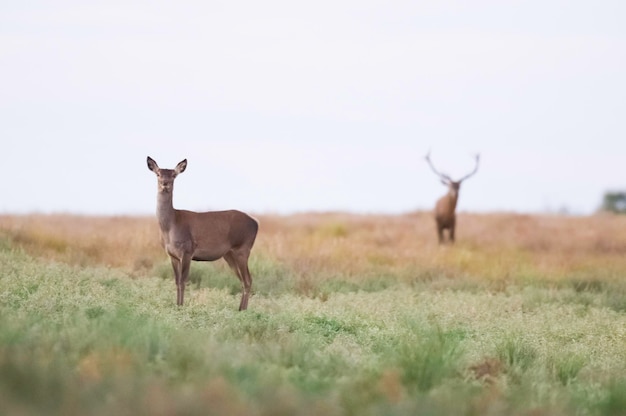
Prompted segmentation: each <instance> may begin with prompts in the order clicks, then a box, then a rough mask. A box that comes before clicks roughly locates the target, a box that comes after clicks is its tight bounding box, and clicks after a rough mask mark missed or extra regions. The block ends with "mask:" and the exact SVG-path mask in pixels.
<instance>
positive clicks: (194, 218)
mask: <svg viewBox="0 0 626 416" xmlns="http://www.w3.org/2000/svg"><path fill="white" fill-rule="evenodd" d="M186 166H187V161H186V160H183V161H182V162H180V163H179V164H178V165H177V166H176V168H175V169H173V170H171V169H160V168H159V167H158V165H157V164H156V162H155V161H154V160H152V159H151V158H150V157H148V168H149V169H150V170H152V171H153V172H155V173H156V175H157V178H158V184H159V187H158V188H159V190H158V193H157V219H158V221H159V227H160V230H161V243H162V245H163V248H164V249H165V251H166V253H167V254H168V255H169V257H170V260H171V262H172V268H173V269H174V277H175V280H176V287H177V292H178V294H177V304H178V305H182V304H183V299H184V293H185V285H186V283H187V279H188V277H189V268H190V263H191V260H195V261H215V260H218V259H220V258H224V259H225V260H226V262H227V263H228V265H229V266H230V267H231V269H233V271H234V272H235V274H236V275H237V277H238V278H239V280H240V281H241V285H242V291H243V292H242V297H241V302H240V305H239V310H245V309H246V308H247V307H248V298H249V296H250V290H251V288H252V277H251V275H250V271H249V269H248V258H249V256H250V251H251V250H252V246H253V245H254V241H255V239H256V234H257V231H258V228H259V226H258V223H257V221H256V220H255V219H254V218H252V217H250V216H249V215H247V214H245V213H243V212H241V211H236V210H230V211H214V212H193V211H186V210H178V209H174V206H173V187H174V179H175V178H176V176H177V175H178V174H179V173H182V172H183V171H184V170H185V168H186Z"/></svg>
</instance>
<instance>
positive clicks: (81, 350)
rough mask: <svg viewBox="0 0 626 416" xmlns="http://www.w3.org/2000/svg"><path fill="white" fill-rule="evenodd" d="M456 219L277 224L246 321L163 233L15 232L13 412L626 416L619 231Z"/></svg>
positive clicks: (6, 329)
mask: <svg viewBox="0 0 626 416" xmlns="http://www.w3.org/2000/svg"><path fill="white" fill-rule="evenodd" d="M459 223H460V230H459V234H460V235H459V242H458V244H457V245H456V246H455V247H438V246H437V245H436V243H435V232H434V227H433V224H432V221H431V218H428V217H426V216H425V215H424V214H420V213H415V214H410V215H404V216H353V215H347V214H307V215H294V216H287V217H272V216H268V217H262V218H261V230H260V234H259V239H258V242H257V246H256V248H255V250H254V252H253V256H252V258H251V270H252V273H253V276H254V291H255V294H254V296H253V297H252V298H251V300H250V306H249V310H248V311H246V312H243V313H239V312H237V311H236V308H237V305H238V301H239V296H240V294H239V290H240V289H239V284H238V282H237V280H236V278H235V277H234V276H233V275H232V273H231V272H230V271H229V270H228V268H227V267H226V265H225V264H222V263H223V262H222V263H212V264H197V263H194V265H193V267H192V276H191V277H192V283H191V286H190V288H189V290H188V294H187V297H186V299H185V300H186V304H185V306H183V307H180V308H179V307H176V306H175V302H174V300H175V287H174V284H173V279H172V276H171V270H170V269H169V264H168V263H169V262H168V261H167V259H166V258H165V255H164V254H163V252H162V250H161V249H160V248H159V246H158V230H156V224H155V222H154V220H153V219H147V218H89V217H71V216H25V217H15V216H4V217H0V414H8V415H13V414H20V415H22V414H24V415H30V414H33V415H34V414H51V415H55V414H59V415H60V414H63V415H73V414H77V415H78V414H81V415H82V414H94V415H98V414H113V413H115V414H122V415H123V414H133V415H134V414H137V415H141V414H150V415H160V414H163V415H169V414H191V415H193V414H202V415H206V414H209V415H210V414H235V415H236V414H242V415H243V414H245V415H248V414H253V415H277V414H327V415H344V414H359V415H368V414H376V415H378V414H390V415H394V414H398V415H400V414H433V415H438V414H466V415H483V414H493V415H505V414H506V415H522V414H537V415H542V414H545V415H554V414H557V415H558V414H561V415H569V414H572V415H575V414H580V415H605V414H607V415H618V414H624V408H625V404H626V388H625V386H626V376H624V374H626V371H625V370H626V349H625V348H624V345H625V342H626V315H625V310H626V307H625V305H626V283H624V282H625V280H624V277H626V276H625V273H626V256H624V253H626V221H625V220H624V218H623V217H617V216H606V217H605V216H602V217H585V218H567V217H531V216H515V215H504V214H503V215H499V214H492V215H464V216H462V217H461V218H460V219H459ZM494 230H499V232H494Z"/></svg>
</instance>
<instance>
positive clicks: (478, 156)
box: [459, 153, 480, 182]
mask: <svg viewBox="0 0 626 416" xmlns="http://www.w3.org/2000/svg"><path fill="white" fill-rule="evenodd" d="M478 162H480V153H477V154H476V167H475V168H474V170H473V171H471V172H470V173H469V174H467V175H465V176H463V177H462V178H461V179H459V182H463V181H464V180H465V179H467V178H469V177H470V176H472V175H473V174H475V173H476V172H477V171H478Z"/></svg>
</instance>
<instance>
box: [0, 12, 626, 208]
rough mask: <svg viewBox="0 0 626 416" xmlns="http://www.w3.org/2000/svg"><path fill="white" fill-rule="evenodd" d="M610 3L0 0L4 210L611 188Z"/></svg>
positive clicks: (615, 141)
mask: <svg viewBox="0 0 626 416" xmlns="http://www.w3.org/2000/svg"><path fill="white" fill-rule="evenodd" d="M625 21H626V2H624V1H622V0H598V1H594V2H589V1H579V0H529V1H518V0H512V1H507V2H503V1H500V0H497V1H496V0H493V1H492V0H475V1H471V2H469V1H464V0H458V1H457V0H441V1H436V2H434V1H430V0H428V1H426V0H411V1H400V0H384V1H383V0H380V1H378V0H359V1H356V0H345V1H341V0H332V1H327V0H318V1H315V2H294V1H282V0H278V1H277V0H268V1H263V2H259V1H238V0H234V1H206V0H181V1H176V2H171V1H132V0H131V1H128V0H125V1H118V0H108V1H92V2H85V1H63V0H61V1H54V2H50V1H39V0H29V1H19V2H17V1H14V2H9V1H1V2H0V143H1V147H0V167H1V168H2V169H3V171H4V172H5V175H4V178H3V180H1V181H0V195H1V197H0V213H33V212H38V213H57V212H62V213H76V214H86V215H125V214H130V215H143V214H152V213H154V211H155V209H156V186H157V185H156V178H155V175H154V174H153V173H152V172H150V171H149V170H148V168H147V165H146V157H147V156H151V157H152V158H153V159H155V160H156V161H157V162H158V164H159V166H160V167H162V168H173V167H174V166H175V165H176V164H177V163H178V162H179V161H181V160H183V159H185V158H186V159H187V160H188V167H187V170H186V171H185V172H184V173H183V174H181V175H180V176H179V177H178V178H177V180H176V185H175V191H174V206H175V207H176V208H179V209H191V210H199V211H203V210H219V209H230V208H236V209H240V210H244V211H248V212H251V213H258V214H265V213H277V214H289V213H294V212H308V211H347V212H354V213H389V214H397V213H405V212H411V211H415V210H427V209H431V208H432V207H433V206H434V203H435V201H436V199H437V198H439V197H440V196H441V195H443V194H444V193H445V192H446V188H445V187H444V186H443V185H442V184H441V183H440V181H439V179H438V178H437V177H436V176H435V175H434V173H433V172H432V171H431V170H430V168H429V167H428V165H427V164H426V162H425V160H424V156H425V155H426V154H427V153H428V152H430V154H431V159H432V161H433V163H434V164H435V166H436V167H437V169H438V170H440V171H443V172H445V173H447V174H449V175H450V176H452V177H453V178H457V177H461V176H463V175H465V174H466V173H468V172H470V171H471V170H472V169H473V167H474V155H475V154H477V153H480V155H481V159H480V166H479V169H478V172H477V174H476V175H475V176H473V177H472V178H470V179H468V180H467V181H466V182H464V183H463V186H462V189H461V193H460V198H459V206H458V209H459V210H460V211H466V212H501V211H506V212H520V213H544V212H551V213H555V212H568V213H572V214H580V215H586V214H591V213H593V212H595V211H596V210H597V208H598V207H599V205H600V203H601V199H602V195H603V194H604V192H606V191H611V190H624V189H626V174H625V171H626V169H625V167H624V166H625V163H624V162H625V161H626V117H625V115H626V98H625V97H626V75H625V74H626V25H624V22H625Z"/></svg>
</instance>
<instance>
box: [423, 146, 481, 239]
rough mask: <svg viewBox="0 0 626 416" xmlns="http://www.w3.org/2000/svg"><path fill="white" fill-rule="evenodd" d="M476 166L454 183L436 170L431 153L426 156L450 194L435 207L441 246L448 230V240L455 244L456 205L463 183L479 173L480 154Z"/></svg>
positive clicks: (438, 201) (440, 199)
mask: <svg viewBox="0 0 626 416" xmlns="http://www.w3.org/2000/svg"><path fill="white" fill-rule="evenodd" d="M475 157H476V166H475V167H474V170H473V171H471V172H470V173H469V174H467V175H465V176H463V177H462V178H461V179H459V180H458V181H453V180H452V178H451V177H450V176H448V175H446V174H444V173H440V172H438V171H437V169H435V166H433V163H432V162H431V160H430V152H428V154H427V155H426V157H425V159H426V161H427V162H428V165H429V166H430V168H431V169H432V170H433V172H435V174H436V175H437V176H439V178H440V179H441V183H443V184H444V185H446V186H447V187H448V193H447V194H445V195H444V196H442V197H441V198H439V199H438V200H437V204H436V205H435V222H436V223H437V235H438V237H439V244H444V242H445V241H444V234H443V232H444V230H448V233H449V234H448V238H449V241H450V243H451V244H452V243H454V231H455V228H456V204H457V201H458V200H459V190H460V189H461V183H462V182H463V181H464V180H466V179H468V178H469V177H471V176H473V175H474V174H475V173H476V172H477V171H478V164H479V162H480V154H477V155H476V156H475Z"/></svg>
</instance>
